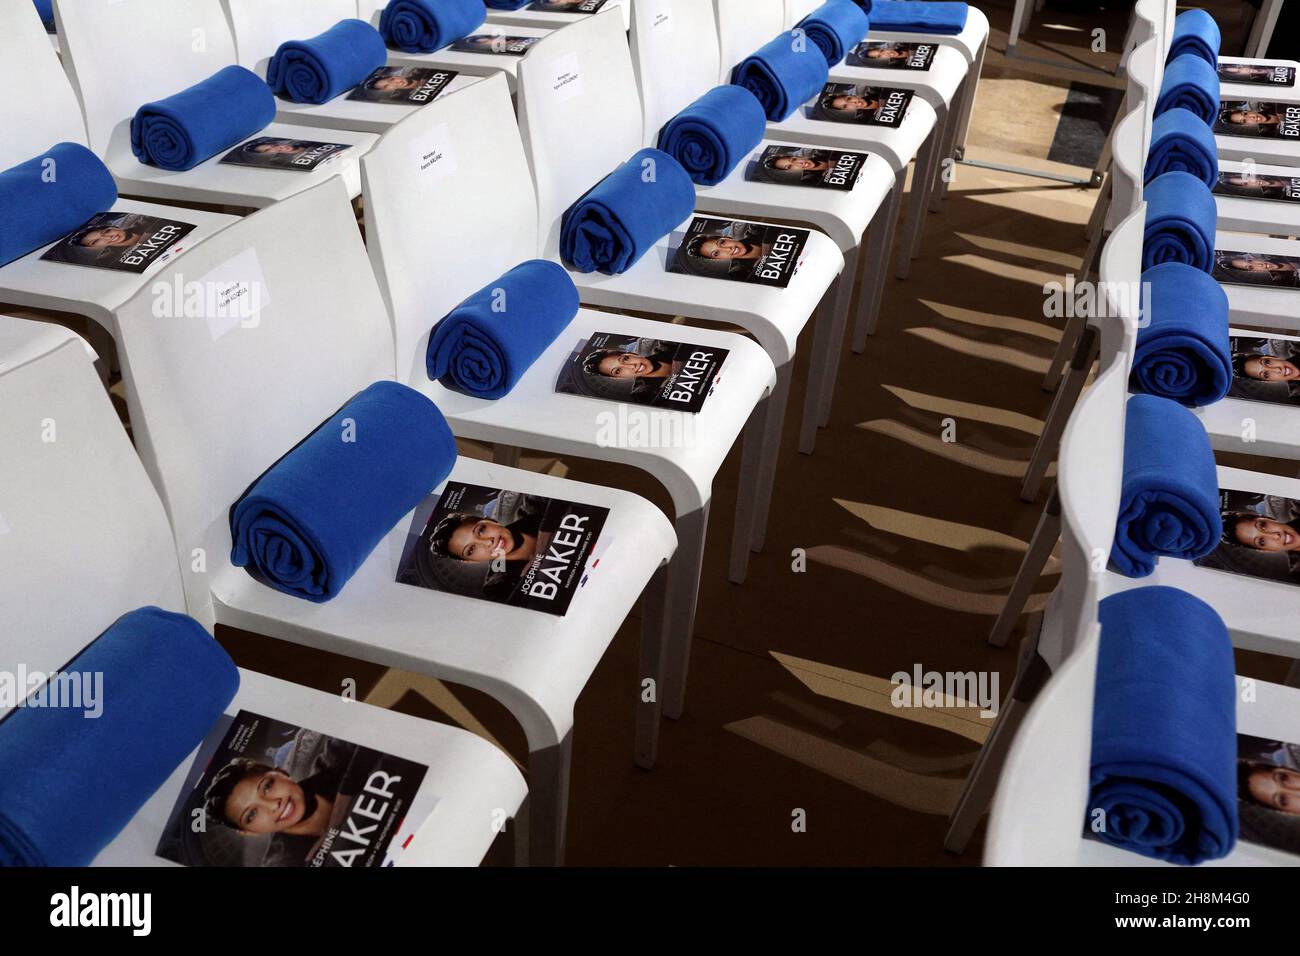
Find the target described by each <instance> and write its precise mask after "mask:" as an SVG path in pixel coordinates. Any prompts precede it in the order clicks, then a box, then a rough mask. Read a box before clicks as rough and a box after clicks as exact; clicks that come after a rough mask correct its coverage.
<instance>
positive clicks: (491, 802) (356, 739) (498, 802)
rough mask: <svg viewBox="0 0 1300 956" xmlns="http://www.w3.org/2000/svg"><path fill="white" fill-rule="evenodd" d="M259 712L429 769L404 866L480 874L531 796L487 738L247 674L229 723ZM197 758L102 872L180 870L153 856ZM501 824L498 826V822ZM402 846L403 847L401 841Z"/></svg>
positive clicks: (110, 851)
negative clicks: (505, 823)
mask: <svg viewBox="0 0 1300 956" xmlns="http://www.w3.org/2000/svg"><path fill="white" fill-rule="evenodd" d="M241 710H247V711H251V712H252V713H255V714H261V715H262V716H265V717H270V718H273V719H276V720H283V721H285V722H287V723H292V724H296V725H299V726H302V727H305V728H307V729H310V730H315V731H319V732H320V733H322V734H325V735H328V736H332V737H337V738H339V739H341V740H345V741H347V742H348V743H353V744H359V745H361V746H365V747H371V748H373V749H375V750H380V751H383V752H384V753H389V754H393V755H394V756H399V757H405V758H406V759H408V760H413V761H415V762H416V763H420V764H423V765H425V766H427V767H428V768H429V769H428V772H427V773H426V774H425V776H424V780H423V782H422V783H421V784H420V789H419V791H418V792H417V793H416V796H415V798H414V800H413V801H412V804H411V809H410V812H409V813H408V816H407V820H408V821H409V822H404V823H403V827H402V829H399V831H398V833H397V840H398V841H400V840H401V839H403V838H404V837H403V834H404V833H408V834H409V832H410V830H409V829H408V828H409V827H411V826H415V827H416V828H417V829H416V830H415V834H414V838H413V839H412V840H411V842H410V845H409V846H407V848H406V849H405V850H404V851H403V852H402V853H401V854H400V855H399V856H398V858H397V865H398V866H478V865H479V863H481V862H482V860H483V856H484V855H485V854H486V853H487V851H488V848H489V847H490V846H491V845H492V841H493V839H494V838H495V836H496V834H497V832H498V829H497V825H499V822H500V814H501V812H502V811H504V813H505V814H506V815H507V816H511V817H512V816H514V814H515V812H516V811H517V810H518V809H519V806H520V804H521V803H522V802H523V799H524V796H525V795H526V793H527V788H526V786H525V785H524V780H523V777H522V776H521V775H520V773H519V771H518V769H516V767H515V765H514V762H513V761H512V760H511V759H510V757H509V756H507V755H506V754H505V753H503V752H502V751H500V750H498V749H497V748H496V747H494V746H493V745H492V744H491V743H489V742H488V741H486V740H484V739H483V738H481V737H478V736H475V735H474V734H472V733H470V732H469V731H466V730H461V729H459V728H456V727H451V726H448V725H446V724H439V723H434V722H433V721H428V720H421V719H419V718H416V717H408V716H406V715H405V714H399V713H396V712H394V711H390V710H385V709H384V708H382V707H372V706H370V705H369V704H363V703H358V702H356V701H349V700H344V699H343V698H342V697H340V696H339V695H337V694H327V693H323V692H321V691H318V690H311V689H309V688H306V687H303V686H301V685H299V684H292V683H289V682H288V681H282V680H278V679H276V678H274V677H267V676H266V675H264V674H258V673H256V672H254V671H247V670H243V669H241V670H240V672H239V692H238V693H237V694H236V695H235V699H234V700H233V701H232V702H231V703H230V705H229V706H227V707H226V713H227V714H228V715H231V716H233V715H235V714H237V713H238V712H239V711H241ZM197 752H198V748H195V752H194V753H191V754H190V755H189V756H188V757H186V758H185V760H184V762H182V763H181V765H180V766H178V767H177V768H176V770H175V771H174V772H173V773H172V775H171V776H170V777H169V778H168V779H167V782H166V783H165V784H163V785H162V786H161V787H160V788H159V789H158V790H157V792H156V793H154V795H153V796H152V797H150V798H149V802H148V803H146V804H145V805H144V807H142V808H141V809H140V812H139V813H137V814H136V815H135V817H134V818H133V819H132V820H131V822H130V823H129V824H128V825H127V827H126V829H125V830H123V831H122V832H121V833H120V834H118V836H117V838H116V839H115V840H114V841H113V842H112V843H110V844H109V845H108V846H107V847H105V848H104V849H103V851H102V852H101V853H100V854H99V855H98V856H97V857H96V858H95V860H94V864H93V865H95V866H178V865H179V864H176V863H173V862H172V861H171V860H165V859H163V858H162V857H160V856H157V855H156V854H155V853H154V850H155V848H156V847H157V846H158V840H159V837H160V836H161V835H162V832H163V829H164V827H165V826H166V824H167V817H168V815H169V814H170V813H171V810H172V807H174V806H175V804H176V800H177V799H178V798H179V796H180V793H181V788H182V786H183V785H184V784H185V777H186V775H187V774H188V773H189V770H190V765H191V763H192V762H193V760H194V757H195V754H196V753H197ZM494 814H495V816H494ZM395 842H396V841H395Z"/></svg>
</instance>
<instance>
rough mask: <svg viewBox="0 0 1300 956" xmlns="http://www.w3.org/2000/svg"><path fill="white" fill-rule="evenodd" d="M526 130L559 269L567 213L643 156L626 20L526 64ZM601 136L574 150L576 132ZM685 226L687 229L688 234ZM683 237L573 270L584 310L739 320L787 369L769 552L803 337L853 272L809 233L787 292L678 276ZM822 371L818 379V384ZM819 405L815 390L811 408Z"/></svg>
mask: <svg viewBox="0 0 1300 956" xmlns="http://www.w3.org/2000/svg"><path fill="white" fill-rule="evenodd" d="M565 73H576V74H577V75H578V76H579V77H580V79H578V80H575V81H572V82H570V83H568V84H565V85H563V86H562V87H560V88H559V89H558V90H557V87H556V78H557V77H558V76H560V75H561V74H565ZM518 103H519V125H520V132H521V134H522V136H523V143H524V150H525V153H526V155H527V156H528V160H529V164H530V166H531V168H532V172H533V182H534V185H535V186H536V188H537V196H538V210H539V214H538V222H539V235H540V238H541V244H540V245H541V253H542V255H543V257H544V258H547V259H554V260H557V261H558V260H559V246H560V241H559V239H560V222H561V219H562V218H563V215H564V211H565V210H566V209H568V208H569V206H571V205H572V204H573V202H574V201H575V200H577V199H578V198H579V197H580V196H582V195H583V194H584V193H586V192H587V190H589V189H590V188H591V187H592V186H594V185H595V184H596V183H597V182H599V181H600V180H601V179H602V178H603V177H604V176H606V175H607V174H608V173H609V172H610V171H611V170H613V169H614V168H616V167H617V166H618V165H619V164H621V163H622V162H624V161H626V160H627V159H628V158H630V157H631V156H632V155H633V154H634V153H635V152H636V151H637V150H638V149H639V148H640V147H641V142H642V136H643V135H644V128H643V124H642V116H641V112H640V110H639V109H637V107H636V104H637V94H636V80H635V77H634V76H633V72H632V64H631V61H630V57H629V55H628V51H627V46H626V44H625V42H624V39H623V32H622V28H621V26H620V21H619V19H618V18H617V17H616V16H614V15H613V14H611V13H599V14H596V15H595V16H594V17H589V18H587V19H586V20H584V21H581V22H579V23H575V24H573V25H572V26H569V27H566V28H565V29H564V30H557V31H556V32H555V33H552V34H551V35H550V36H548V37H547V38H546V39H545V40H543V41H542V42H541V43H539V44H538V45H537V47H536V48H534V50H533V51H532V53H530V54H529V55H528V57H527V59H525V60H524V62H523V63H522V64H520V67H519V92H518ZM583 129H594V130H599V131H600V135H599V136H596V137H592V138H590V139H587V140H585V141H584V142H583V143H582V148H580V149H575V148H574V135H575V131H578V130H583ZM684 226H685V223H684V224H683V227H684ZM671 241H672V237H671V236H669V237H666V238H664V239H661V240H660V241H659V242H658V243H656V244H655V246H654V248H653V249H650V250H649V251H647V252H646V254H645V255H644V256H643V257H642V259H641V260H640V261H639V262H637V264H636V265H635V266H633V267H632V268H631V269H629V270H628V271H627V272H625V273H623V274H622V275H616V276H606V275H601V274H598V273H591V274H587V275H584V274H581V273H577V272H574V273H572V276H573V280H574V282H575V283H577V285H578V289H579V291H580V292H581V294H582V299H583V301H584V302H586V303H589V304H591V305H595V306H606V307H611V308H624V309H634V310H638V311H645V312H654V313H658V314H660V315H679V314H681V315H686V316H688V317H692V318H698V319H704V320H707V321H714V322H724V323H732V324H734V325H738V326H740V327H742V328H744V329H745V330H746V331H748V332H750V333H751V334H752V335H753V336H754V337H755V338H756V339H758V342H759V344H760V345H761V346H763V348H764V349H765V350H766V351H767V354H768V355H770V356H771V357H772V361H773V362H774V363H775V365H776V369H777V384H776V388H775V389H774V390H773V392H772V395H771V397H770V398H769V400H768V406H769V407H768V413H767V433H766V436H765V438H764V441H763V450H762V452H761V463H760V464H759V465H758V470H757V474H759V475H760V479H759V490H758V492H757V495H756V504H755V517H754V525H753V527H754V540H753V541H752V542H751V549H752V550H754V551H758V550H760V549H761V547H762V536H763V529H764V528H765V527H766V525H767V512H768V504H769V502H770V499H771V489H772V482H773V477H774V474H775V469H776V456H777V452H778V450H779V448H780V438H781V429H782V425H783V422H784V418H785V405H786V399H787V397H788V394H789V389H790V374H791V369H792V362H793V360H794V353H795V347H796V340H797V339H798V336H799V333H800V331H801V330H802V329H803V327H804V326H805V324H807V323H808V321H809V319H810V318H811V316H812V314H813V312H814V311H815V310H816V309H817V308H818V306H819V304H821V306H822V307H824V308H829V307H831V306H832V305H833V302H834V297H833V296H827V295H826V293H827V291H828V290H829V288H830V286H831V284H832V283H833V282H834V281H835V279H836V276H838V275H839V274H840V272H841V270H842V269H843V267H844V257H843V256H842V255H841V254H840V251H839V249H838V248H837V247H836V245H835V243H834V242H833V241H832V240H831V239H829V238H827V237H826V236H825V235H823V234H822V233H820V232H817V231H816V230H814V231H812V232H811V234H810V235H809V238H808V242H807V245H806V246H805V248H804V253H803V261H802V265H801V266H800V267H799V270H798V271H797V272H796V273H795V275H794V276H793V277H792V278H791V280H790V283H789V285H788V286H787V287H786V288H784V289H778V288H773V287H765V286H758V285H751V284H747V283H741V282H729V281H726V280H720V279H714V278H708V277H702V276H690V275H681V274H678V273H670V272H668V271H667V270H666V265H667V262H668V257H669V255H670V250H671ZM818 374H820V370H814V372H813V375H814V380H816V378H815V377H816V375H818ZM813 399H814V396H813V394H812V393H809V395H808V396H807V397H806V398H805V401H811V400H813ZM748 557H749V554H748V551H746V550H744V549H743V548H737V549H733V551H732V562H731V579H732V580H733V581H736V582H740V581H743V580H744V577H745V569H746V566H747V563H748Z"/></svg>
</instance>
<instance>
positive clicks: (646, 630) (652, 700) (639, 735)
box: [635, 564, 690, 770]
mask: <svg viewBox="0 0 1300 956" xmlns="http://www.w3.org/2000/svg"><path fill="white" fill-rule="evenodd" d="M667 593H668V565H667V564H664V565H662V566H660V568H659V570H657V571H655V573H654V576H653V577H652V578H651V579H650V582H649V583H648V584H647V585H646V586H645V590H644V591H642V592H641V666H640V669H639V671H638V675H639V676H638V679H637V696H636V700H637V704H636V758H635V759H636V765H637V766H638V767H641V768H642V769H644V770H649V769H650V768H651V767H653V766H654V765H655V760H656V759H657V758H658V756H659V722H660V719H661V718H662V716H663V699H664V667H665V665H666V663H667V655H668V643H669V642H670V641H671V640H672V639H673V633H672V631H670V630H669V629H668V625H667V620H666V618H665V616H664V615H665V613H666V610H667V607H668V603H667ZM685 641H686V642H687V644H688V647H687V649H686V651H685V653H686V654H687V655H688V656H689V654H690V648H689V643H690V635H689V634H687V635H685ZM645 680H650V681H652V682H653V683H652V684H651V687H650V688H649V689H650V690H651V693H650V695H649V699H648V700H647V699H646V690H647V688H646V687H645V686H644V684H643V683H642V681H645Z"/></svg>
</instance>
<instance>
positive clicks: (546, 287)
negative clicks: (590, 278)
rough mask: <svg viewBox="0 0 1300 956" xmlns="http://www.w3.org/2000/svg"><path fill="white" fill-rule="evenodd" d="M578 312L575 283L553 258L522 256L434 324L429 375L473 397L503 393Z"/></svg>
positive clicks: (512, 385)
mask: <svg viewBox="0 0 1300 956" xmlns="http://www.w3.org/2000/svg"><path fill="white" fill-rule="evenodd" d="M577 314H578V289H577V287H576V286H575V285H574V284H573V280H572V279H570V278H569V273H568V272H566V271H565V269H564V267H563V266H561V265H560V264H559V263H558V262H550V261H548V260H546V259H531V260H529V261H528V262H521V263H520V264H519V265H517V266H515V267H514V268H513V269H511V270H510V271H509V272H507V273H506V274H505V275H503V276H502V277H501V278H499V279H497V280H496V281H495V282H492V283H490V284H489V285H487V286H485V287H483V288H482V289H480V290H479V291H478V292H475V293H474V294H473V295H472V296H470V297H469V298H468V299H466V300H465V301H464V302H462V303H461V304H460V305H458V306H456V308H454V309H452V310H451V312H449V313H448V314H447V316H446V317H445V318H443V319H442V321H440V322H439V323H438V324H437V325H436V326H434V329H433V333H432V334H431V335H430V336H429V348H428V351H427V352H426V354H425V368H426V369H427V370H428V373H429V378H433V379H437V380H438V381H440V382H442V384H443V385H445V386H447V387H448V388H450V389H454V390H456V391H458V392H464V393H465V394H467V395H473V396H475V397H476V398H500V397H501V396H502V395H505V394H507V393H508V392H509V391H510V390H511V389H512V388H514V387H515V384H516V383H517V382H518V381H519V379H520V378H521V377H522V376H523V374H524V372H526V371H528V369H529V367H530V366H531V365H532V364H533V363H534V362H536V361H537V358H538V356H539V355H541V354H542V353H543V352H545V351H546V349H547V347H548V346H550V344H551V343H552V342H554V341H555V338H556V336H558V335H559V334H560V333H561V332H563V331H564V329H565V328H566V327H567V326H568V324H569V323H570V322H572V321H573V317H574V316H575V315H577Z"/></svg>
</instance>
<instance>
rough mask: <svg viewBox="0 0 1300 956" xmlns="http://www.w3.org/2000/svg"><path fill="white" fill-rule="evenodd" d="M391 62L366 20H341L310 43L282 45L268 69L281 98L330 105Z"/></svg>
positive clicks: (269, 77) (269, 83)
mask: <svg viewBox="0 0 1300 956" xmlns="http://www.w3.org/2000/svg"><path fill="white" fill-rule="evenodd" d="M387 62H388V48H387V47H385V46H384V38H383V36H381V35H380V33H379V31H378V30H376V29H375V28H374V27H372V26H371V25H370V24H369V23H366V22H365V21H364V20H357V19H352V20H340V21H339V22H338V23H336V24H334V26H332V27H330V28H329V29H328V30H326V31H325V32H324V33H322V34H321V35H320V36H316V37H312V38H311V39H310V40H288V41H286V42H284V43H281V44H280V48H279V49H278V50H276V51H275V56H273V57H271V63H270V65H269V66H268V67H267V68H266V82H267V85H268V86H270V87H271V89H272V91H274V92H275V94H276V95H277V96H283V97H286V98H288V99H290V100H293V101H294V102H295V103H316V104H320V103H328V102H329V101H330V100H332V99H334V97H336V96H338V95H340V94H341V93H346V92H347V91H348V90H350V89H352V87H354V86H356V85H357V84H358V83H360V82H361V81H362V80H364V79H365V78H366V77H368V76H369V75H370V74H371V73H373V72H375V70H377V69H379V68H380V67H381V66H383V65H384V64H385V63H387Z"/></svg>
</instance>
